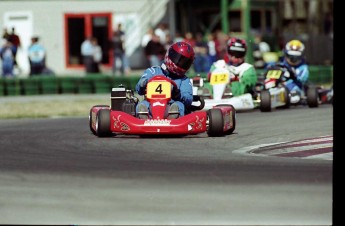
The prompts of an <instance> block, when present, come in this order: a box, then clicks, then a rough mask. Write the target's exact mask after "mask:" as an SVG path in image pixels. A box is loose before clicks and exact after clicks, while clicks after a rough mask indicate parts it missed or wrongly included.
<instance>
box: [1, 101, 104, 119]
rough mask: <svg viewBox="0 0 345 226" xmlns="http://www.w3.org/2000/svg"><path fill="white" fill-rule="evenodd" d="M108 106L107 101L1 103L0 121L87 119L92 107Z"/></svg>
mask: <svg viewBox="0 0 345 226" xmlns="http://www.w3.org/2000/svg"><path fill="white" fill-rule="evenodd" d="M98 104H107V105H109V104H110V100H109V99H101V98H99V99H82V100H77V99H75V100H68V99H66V100H54V101H38V100H37V101H36V100H35V101H27V102H12V103H11V102H5V103H1V108H0V119H19V118H50V117H65V116H82V117H88V116H89V111H90V109H91V107H92V106H94V105H98Z"/></svg>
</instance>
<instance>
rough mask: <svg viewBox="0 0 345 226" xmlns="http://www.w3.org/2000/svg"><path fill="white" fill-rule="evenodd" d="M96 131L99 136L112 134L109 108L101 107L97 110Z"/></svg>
mask: <svg viewBox="0 0 345 226" xmlns="http://www.w3.org/2000/svg"><path fill="white" fill-rule="evenodd" d="M96 133H97V136H99V137H108V136H110V135H111V131H110V110H109V109H101V110H99V111H98V112H97V116H96Z"/></svg>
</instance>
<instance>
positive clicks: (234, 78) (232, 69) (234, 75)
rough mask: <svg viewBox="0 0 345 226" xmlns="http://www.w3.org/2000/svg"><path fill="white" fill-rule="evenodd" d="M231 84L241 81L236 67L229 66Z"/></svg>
mask: <svg viewBox="0 0 345 226" xmlns="http://www.w3.org/2000/svg"><path fill="white" fill-rule="evenodd" d="M228 68H229V72H230V82H234V81H239V76H238V75H239V73H240V72H239V71H238V69H237V68H236V67H235V66H232V65H231V66H229V67H228Z"/></svg>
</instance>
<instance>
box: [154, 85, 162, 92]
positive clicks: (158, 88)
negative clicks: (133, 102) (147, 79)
mask: <svg viewBox="0 0 345 226" xmlns="http://www.w3.org/2000/svg"><path fill="white" fill-rule="evenodd" d="M155 91H156V92H157V93H159V94H161V93H162V92H163V90H162V84H159V85H158V86H157V88H156V89H155Z"/></svg>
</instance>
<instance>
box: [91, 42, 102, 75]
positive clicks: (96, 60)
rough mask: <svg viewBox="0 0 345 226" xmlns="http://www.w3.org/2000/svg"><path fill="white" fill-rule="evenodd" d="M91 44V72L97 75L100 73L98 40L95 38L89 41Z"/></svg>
mask: <svg viewBox="0 0 345 226" xmlns="http://www.w3.org/2000/svg"><path fill="white" fill-rule="evenodd" d="M91 43H92V45H93V72H96V73H99V72H101V70H100V64H101V62H102V55H103V52H102V48H101V47H100V46H99V45H98V40H97V38H95V37H94V38H92V39H91Z"/></svg>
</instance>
